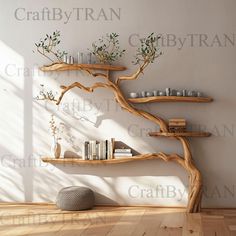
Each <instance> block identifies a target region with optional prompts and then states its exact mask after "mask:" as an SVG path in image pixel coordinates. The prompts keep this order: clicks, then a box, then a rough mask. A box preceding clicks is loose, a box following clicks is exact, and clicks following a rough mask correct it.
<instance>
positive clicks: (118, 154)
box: [114, 148, 132, 158]
mask: <svg viewBox="0 0 236 236" xmlns="http://www.w3.org/2000/svg"><path fill="white" fill-rule="evenodd" d="M125 157H132V152H131V149H130V148H120V149H118V148H117V149H115V152H114V158H125Z"/></svg>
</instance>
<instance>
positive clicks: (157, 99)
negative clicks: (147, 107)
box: [128, 96, 213, 103]
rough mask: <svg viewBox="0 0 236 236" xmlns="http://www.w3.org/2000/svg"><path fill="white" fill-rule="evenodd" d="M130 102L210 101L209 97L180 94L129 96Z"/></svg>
mask: <svg viewBox="0 0 236 236" xmlns="http://www.w3.org/2000/svg"><path fill="white" fill-rule="evenodd" d="M128 101H129V102H132V103H150V102H199V103H200V102H201V103H204V102H205V103H206V102H212V101H213V98H211V97H181V96H156V97H145V98H129V99H128Z"/></svg>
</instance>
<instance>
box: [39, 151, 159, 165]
mask: <svg viewBox="0 0 236 236" xmlns="http://www.w3.org/2000/svg"><path fill="white" fill-rule="evenodd" d="M158 158H160V157H159V156H158V154H157V153H147V154H142V155H137V156H132V157H122V158H115V159H111V160H82V159H78V158H59V159H55V158H51V157H43V158H42V161H43V162H48V163H51V164H79V165H106V164H119V163H125V162H131V161H144V160H152V159H158Z"/></svg>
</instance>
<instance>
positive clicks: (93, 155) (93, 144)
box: [89, 140, 97, 160]
mask: <svg viewBox="0 0 236 236" xmlns="http://www.w3.org/2000/svg"><path fill="white" fill-rule="evenodd" d="M96 142H97V141H95V140H91V141H89V160H96V156H97V152H96Z"/></svg>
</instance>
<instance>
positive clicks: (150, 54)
mask: <svg viewBox="0 0 236 236" xmlns="http://www.w3.org/2000/svg"><path fill="white" fill-rule="evenodd" d="M159 38H160V36H155V35H154V33H151V34H150V35H149V36H148V37H146V38H142V39H140V46H139V47H138V49H137V53H136V55H135V60H134V61H133V64H134V65H137V64H139V65H140V64H142V63H153V62H154V60H155V59H156V58H157V57H159V56H160V55H161V54H162V52H158V39H159Z"/></svg>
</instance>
